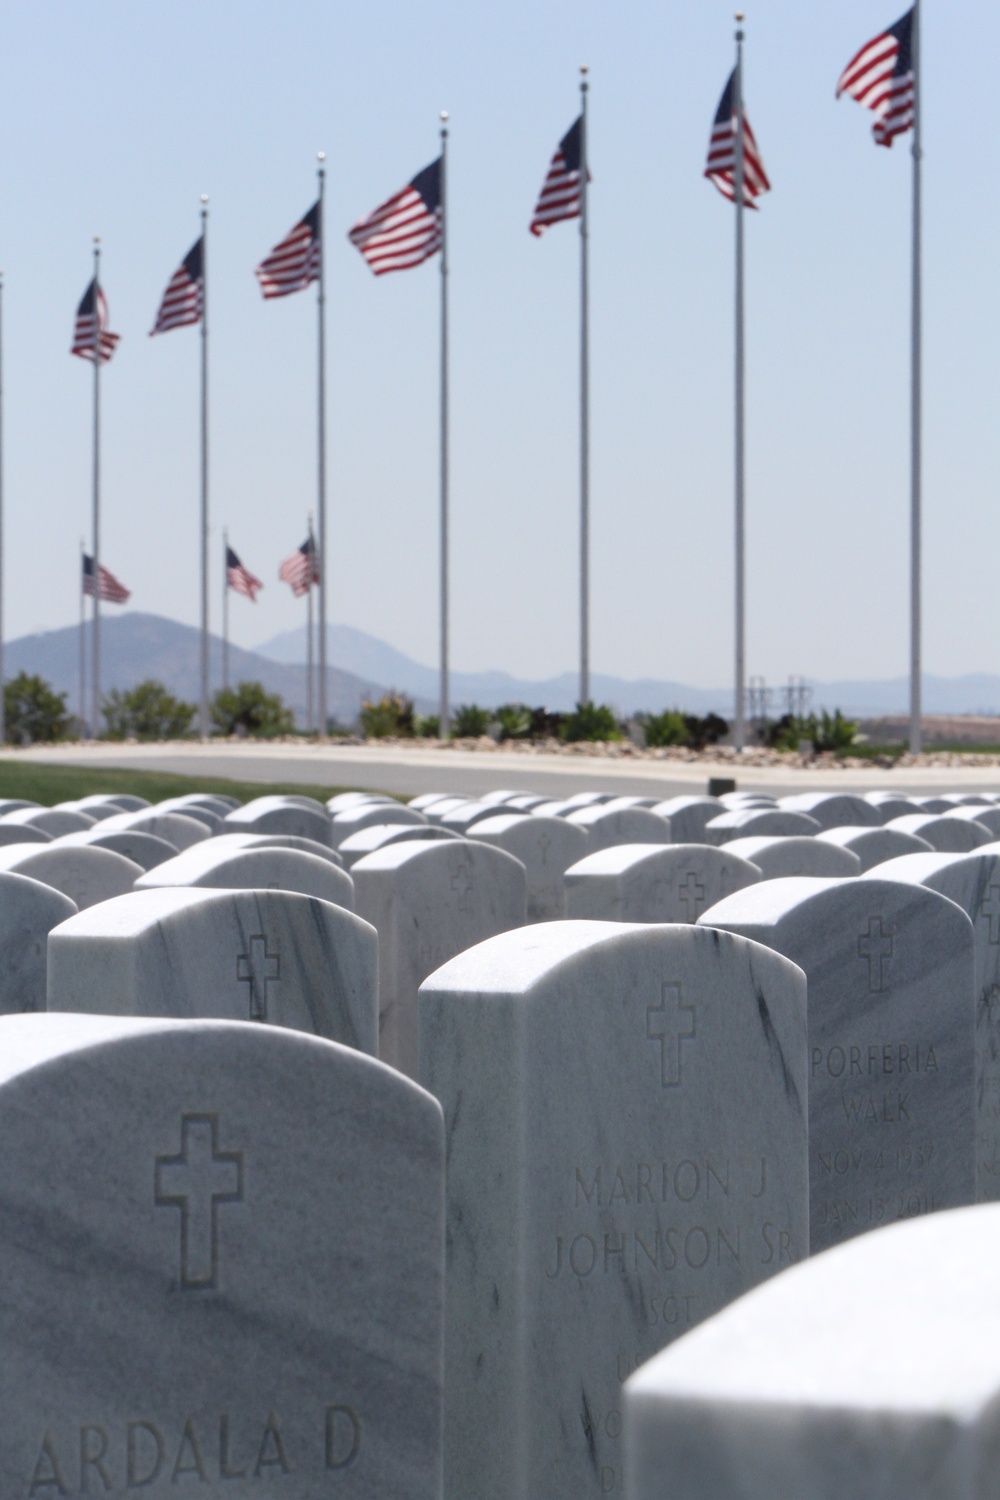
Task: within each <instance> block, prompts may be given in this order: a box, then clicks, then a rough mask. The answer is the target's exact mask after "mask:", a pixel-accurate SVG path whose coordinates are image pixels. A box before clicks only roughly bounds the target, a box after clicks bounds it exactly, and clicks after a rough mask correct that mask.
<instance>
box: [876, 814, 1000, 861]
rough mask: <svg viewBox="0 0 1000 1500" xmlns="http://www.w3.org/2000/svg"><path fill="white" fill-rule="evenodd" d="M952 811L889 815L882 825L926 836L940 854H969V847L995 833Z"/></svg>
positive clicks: (991, 838)
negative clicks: (898, 815)
mask: <svg viewBox="0 0 1000 1500" xmlns="http://www.w3.org/2000/svg"><path fill="white" fill-rule="evenodd" d="M953 814H954V808H952V809H950V810H949V811H948V812H946V813H928V812H923V813H906V814H905V815H904V816H903V817H901V818H892V819H891V820H890V821H889V822H888V823H887V824H886V825H885V826H886V827H887V828H898V829H899V831H900V833H912V834H915V835H916V837H917V838H920V839H925V840H926V842H927V843H928V844H930V845H931V847H932V848H934V849H936V850H937V851H938V853H939V854H968V852H969V850H970V849H978V848H979V847H980V845H981V844H989V843H990V842H991V841H992V840H993V838H994V835H993V834H992V833H990V831H989V829H988V828H984V827H983V825H982V824H981V823H976V822H971V823H970V822H969V821H968V820H966V819H964V818H958V817H955V816H953Z"/></svg>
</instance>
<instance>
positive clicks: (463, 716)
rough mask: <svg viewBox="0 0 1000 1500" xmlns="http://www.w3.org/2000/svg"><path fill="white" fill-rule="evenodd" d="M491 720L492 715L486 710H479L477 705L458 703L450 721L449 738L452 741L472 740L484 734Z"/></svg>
mask: <svg viewBox="0 0 1000 1500" xmlns="http://www.w3.org/2000/svg"><path fill="white" fill-rule="evenodd" d="M492 720H493V714H492V713H491V711H490V710H489V709H488V708H480V707H479V705H478V703H460V704H459V705H458V707H457V708H456V710H455V712H454V714H453V715H452V720H451V737H452V739H453V740H474V739H478V738H479V736H480V735H482V734H485V733H486V731H487V729H489V727H490V724H491V722H492Z"/></svg>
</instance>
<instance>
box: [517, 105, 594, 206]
mask: <svg viewBox="0 0 1000 1500" xmlns="http://www.w3.org/2000/svg"><path fill="white" fill-rule="evenodd" d="M582 157H583V116H582V115H581V116H580V118H579V119H578V120H575V121H574V122H573V124H572V125H571V126H570V127H569V129H568V130H567V132H566V134H565V135H564V136H563V138H562V140H561V141H560V142H559V147H558V149H557V151H556V154H555V156H554V157H553V158H552V163H551V165H550V167H549V172H548V176H547V177H546V179H545V181H544V182H543V183H542V191H541V192H540V193H539V195H538V202H537V203H536V205H535V212H534V215H533V216H532V220H531V224H530V225H529V228H530V229H531V232H532V234H544V233H545V230H546V229H547V228H548V227H549V225H550V224H558V223H559V221H560V219H578V218H579V217H580V212H581V209H582V207H583V175H582V173H581V171H580V164H581V160H582ZM588 181H589V174H588Z"/></svg>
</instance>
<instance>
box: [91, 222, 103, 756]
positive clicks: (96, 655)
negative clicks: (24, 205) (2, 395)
mask: <svg viewBox="0 0 1000 1500" xmlns="http://www.w3.org/2000/svg"><path fill="white" fill-rule="evenodd" d="M100 274H101V237H100V235H99V234H95V235H94V309H93V311H94V496H93V506H94V513H93V531H94V613H93V628H92V630H91V641H90V644H91V651H92V653H93V654H92V660H91V674H90V675H91V683H90V692H91V710H90V738H91V739H92V740H94V739H96V738H97V726H98V724H99V722H100V718H99V715H100V708H101V329H100V322H101V316H100V295H101V292H100V287H101V282H100Z"/></svg>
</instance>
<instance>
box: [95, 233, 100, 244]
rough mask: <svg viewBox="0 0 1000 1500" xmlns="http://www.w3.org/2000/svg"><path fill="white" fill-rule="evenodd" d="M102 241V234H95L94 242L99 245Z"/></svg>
mask: <svg viewBox="0 0 1000 1500" xmlns="http://www.w3.org/2000/svg"><path fill="white" fill-rule="evenodd" d="M100 243H101V236H100V235H99V234H95V235H94V244H95V245H99V244H100Z"/></svg>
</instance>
